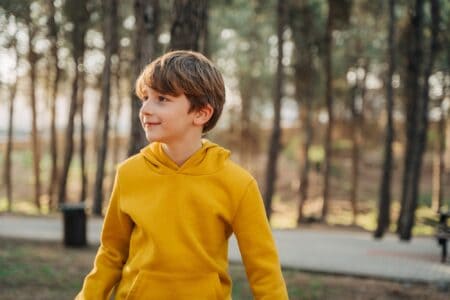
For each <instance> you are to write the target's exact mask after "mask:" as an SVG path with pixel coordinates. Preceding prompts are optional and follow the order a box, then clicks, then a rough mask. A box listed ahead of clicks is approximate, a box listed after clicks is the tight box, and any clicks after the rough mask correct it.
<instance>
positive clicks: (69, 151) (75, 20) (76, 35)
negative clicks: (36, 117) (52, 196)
mask: <svg viewBox="0 0 450 300" xmlns="http://www.w3.org/2000/svg"><path fill="white" fill-rule="evenodd" d="M64 10H65V13H66V15H67V17H68V19H69V21H70V22H72V24H73V25H74V26H73V30H72V33H71V42H72V47H73V48H72V58H73V62H74V64H75V68H74V73H75V74H74V78H73V81H72V94H71V100H70V107H69V119H68V123H67V128H66V141H65V146H64V150H65V151H64V161H63V168H62V171H61V175H60V183H59V191H58V203H59V204H62V203H65V202H66V187H67V177H68V174H69V168H70V164H71V161H72V155H73V146H74V141H73V133H74V123H75V114H76V112H77V102H78V93H79V91H78V85H79V81H80V73H81V72H80V70H79V65H80V64H81V63H82V61H83V58H84V50H85V46H86V45H85V41H84V39H85V36H86V31H87V22H88V20H89V13H88V10H87V0H80V1H75V0H68V1H66V2H65V7H64ZM81 76H82V75H81Z"/></svg>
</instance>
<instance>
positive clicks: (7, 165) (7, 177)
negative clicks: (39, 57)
mask: <svg viewBox="0 0 450 300" xmlns="http://www.w3.org/2000/svg"><path fill="white" fill-rule="evenodd" d="M9 46H10V47H12V48H13V49H14V52H15V53H14V54H15V66H14V70H15V71H14V77H15V78H14V82H12V83H10V84H9V95H8V96H9V97H8V98H9V103H8V106H9V107H8V113H9V119H8V129H7V132H8V136H7V140H6V150H5V162H4V166H3V180H4V184H5V189H6V201H7V210H8V212H11V211H12V201H13V200H12V198H13V196H12V178H13V176H12V174H11V154H12V142H13V131H14V123H13V116H14V100H15V98H16V93H17V77H18V75H17V66H18V64H19V51H18V50H17V40H16V38H15V34H14V35H13V36H12V37H11V40H10V41H9ZM10 47H8V48H10Z"/></svg>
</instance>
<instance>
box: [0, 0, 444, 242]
mask: <svg viewBox="0 0 450 300" xmlns="http://www.w3.org/2000/svg"><path fill="white" fill-rule="evenodd" d="M449 27H450V2H448V1H442V0H429V1H424V0H386V1H369V0H285V1H283V0H278V1H275V0H248V1H246V0H212V1H207V0H196V1H183V0H173V1H158V0H133V1H117V0H19V1H11V0H0V120H1V122H0V149H1V150H0V151H1V152H0V168H1V170H2V175H1V185H0V212H8V213H11V212H13V213H27V214H28V213H29V214H52V213H55V212H56V211H57V210H58V207H60V206H61V205H62V204H63V203H77V202H83V203H86V205H87V207H88V208H89V211H90V212H91V213H92V214H93V215H100V216H101V215H102V214H103V213H104V211H105V208H106V207H107V205H108V200H109V195H110V192H111V186H112V181H113V180H114V174H115V167H116V165H117V164H118V163H119V162H120V161H123V160H124V159H126V158H127V157H129V156H131V155H133V154H135V153H137V152H138V151H139V149H141V148H142V147H143V146H145V144H146V143H147V142H146V140H145V136H144V133H143V130H142V128H141V125H140V122H139V119H138V111H139V107H140V102H139V101H138V98H137V96H136V95H135V92H134V82H135V80H136V78H137V76H138V75H139V73H140V71H141V70H142V69H143V67H144V66H145V65H146V64H148V63H149V62H150V61H152V60H153V59H155V58H156V57H158V56H160V55H161V54H163V53H165V52H167V51H169V50H175V49H189V50H194V51H199V52H202V53H203V54H205V55H206V56H207V57H209V58H210V59H211V60H212V61H213V62H214V63H215V64H216V65H217V66H218V68H219V69H220V71H221V72H222V74H223V76H224V79H225V84H226V87H227V91H226V92H227V100H226V101H227V102H226V105H225V108H224V112H223V115H222V117H221V120H220V121H219V123H218V125H217V127H216V128H215V129H214V130H213V131H212V132H211V133H208V135H207V136H206V138H208V139H211V140H212V141H214V142H217V143H219V144H221V145H223V146H225V147H226V148H228V149H230V150H232V153H233V154H232V158H233V160H235V161H237V162H238V163H240V164H241V165H242V166H244V167H245V168H246V169H248V170H249V171H250V172H251V173H252V174H253V175H254V176H255V177H256V179H257V180H258V183H259V187H260V189H261V191H262V194H263V198H264V201H265V206H266V213H267V217H268V218H269V220H270V221H271V224H272V226H274V227H282V228H286V227H287V228H293V227H301V226H308V225H309V224H312V223H318V224H328V225H344V226H353V227H357V228H364V229H365V230H369V231H371V232H373V235H374V237H376V238H381V237H383V235H384V234H385V233H387V232H394V233H396V234H398V236H399V238H400V239H401V240H410V239H411V238H412V237H413V235H415V234H418V235H420V234H431V233H432V232H433V224H435V223H436V218H437V212H439V211H448V209H449V207H450V188H449V187H450V119H449V113H450V89H449V87H450V73H449V72H450V31H449Z"/></svg>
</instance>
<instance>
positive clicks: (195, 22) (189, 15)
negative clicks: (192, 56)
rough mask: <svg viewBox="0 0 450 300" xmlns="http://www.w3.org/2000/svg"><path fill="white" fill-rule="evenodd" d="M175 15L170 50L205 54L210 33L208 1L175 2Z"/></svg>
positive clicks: (189, 0)
mask: <svg viewBox="0 0 450 300" xmlns="http://www.w3.org/2000/svg"><path fill="white" fill-rule="evenodd" d="M173 13H174V20H173V23H172V27H171V29H170V46H169V48H170V50H193V51H199V52H202V53H205V50H206V48H207V47H206V46H207V32H208V29H207V28H208V24H207V21H208V1H207V0H197V1H192V0H175V1H174V2H173Z"/></svg>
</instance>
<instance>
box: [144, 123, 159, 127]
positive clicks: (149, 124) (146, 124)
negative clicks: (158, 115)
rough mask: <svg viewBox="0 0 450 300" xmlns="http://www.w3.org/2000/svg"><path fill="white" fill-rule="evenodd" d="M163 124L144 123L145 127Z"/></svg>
mask: <svg viewBox="0 0 450 300" xmlns="http://www.w3.org/2000/svg"><path fill="white" fill-rule="evenodd" d="M160 124H161V122H144V127H150V126H156V125H160Z"/></svg>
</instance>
